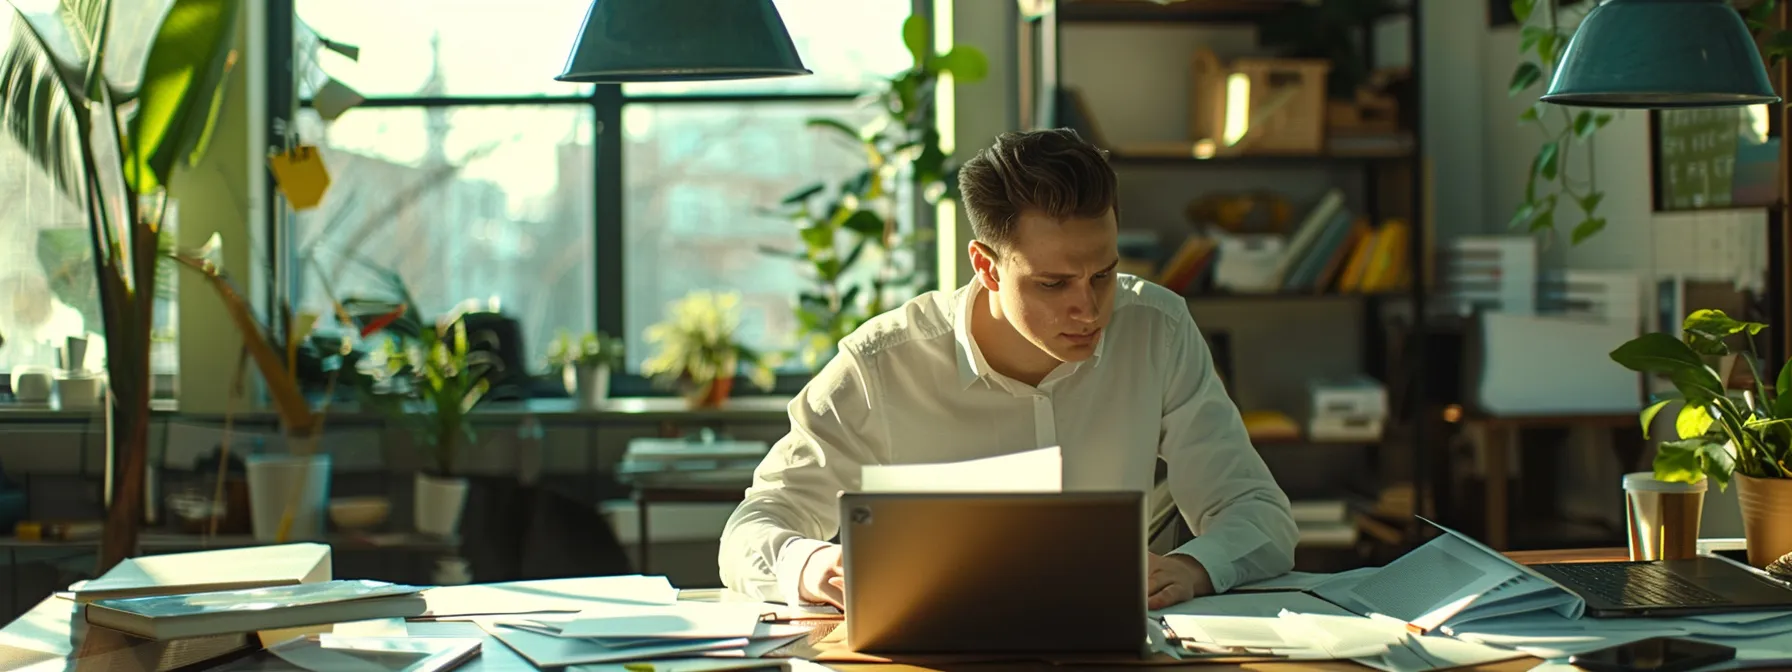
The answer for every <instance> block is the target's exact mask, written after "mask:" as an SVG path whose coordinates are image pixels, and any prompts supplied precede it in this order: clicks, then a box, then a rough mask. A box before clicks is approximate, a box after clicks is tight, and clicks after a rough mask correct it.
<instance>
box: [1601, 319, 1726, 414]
mask: <svg viewBox="0 0 1792 672" xmlns="http://www.w3.org/2000/svg"><path fill="white" fill-rule="evenodd" d="M1611 358H1612V361H1614V362H1617V363H1618V364H1619V365H1621V366H1623V367H1624V368H1627V369H1630V370H1632V371H1638V372H1642V373H1662V374H1667V375H1668V376H1670V377H1671V378H1672V379H1673V381H1674V387H1675V388H1676V389H1678V390H1680V393H1681V394H1684V395H1686V400H1687V403H1688V404H1705V403H1709V402H1710V401H1711V400H1712V399H1714V398H1716V397H1719V396H1723V384H1722V383H1721V382H1720V381H1719V380H1718V379H1717V373H1716V372H1715V371H1712V370H1711V367H1708V366H1705V360H1704V359H1702V358H1700V357H1699V354H1698V353H1696V352H1693V351H1692V348H1690V347H1688V346H1687V345H1686V344H1685V343H1682V342H1681V341H1680V339H1677V338H1674V337H1672V336H1669V335H1667V334H1663V333H1659V332H1654V333H1648V334H1643V335H1642V336H1638V337H1636V338H1634V339H1631V340H1630V341H1629V342H1626V343H1624V344H1623V345H1620V346H1618V348H1617V349H1616V350H1613V351H1612V352H1611Z"/></svg>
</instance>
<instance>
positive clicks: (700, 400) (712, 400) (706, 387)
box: [684, 376, 734, 409]
mask: <svg viewBox="0 0 1792 672" xmlns="http://www.w3.org/2000/svg"><path fill="white" fill-rule="evenodd" d="M733 391H734V378H733V377H732V376H728V377H723V378H717V379H715V380H711V381H709V382H707V383H703V384H692V385H691V386H690V389H688V390H687V391H686V392H685V395H684V400H685V403H686V404H688V405H689V406H690V407H691V408H692V409H699V408H721V407H722V405H723V404H726V403H728V395H729V394H730V393H731V392H733Z"/></svg>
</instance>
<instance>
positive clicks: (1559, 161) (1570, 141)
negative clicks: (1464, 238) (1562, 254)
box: [1506, 0, 1612, 245]
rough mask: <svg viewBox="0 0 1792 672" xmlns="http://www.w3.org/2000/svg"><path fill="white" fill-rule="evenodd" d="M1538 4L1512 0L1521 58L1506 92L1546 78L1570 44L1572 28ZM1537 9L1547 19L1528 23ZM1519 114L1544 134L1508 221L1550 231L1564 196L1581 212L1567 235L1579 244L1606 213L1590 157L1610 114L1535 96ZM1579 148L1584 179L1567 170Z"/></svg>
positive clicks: (1548, 1)
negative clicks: (1583, 160) (1602, 211)
mask: <svg viewBox="0 0 1792 672" xmlns="http://www.w3.org/2000/svg"><path fill="white" fill-rule="evenodd" d="M1539 5H1540V3H1539V1H1538V0H1512V15H1513V16H1515V17H1517V18H1518V22H1519V24H1520V25H1523V26H1524V28H1523V29H1522V30H1521V32H1520V33H1519V42H1518V50H1519V54H1520V58H1519V62H1518V67H1517V68H1516V69H1514V70H1513V71H1512V80H1511V82H1510V83H1509V84H1508V85H1507V87H1506V95H1507V96H1511V97H1516V96H1518V95H1520V94H1523V93H1525V92H1526V91H1528V90H1530V89H1531V88H1533V87H1535V86H1537V85H1538V84H1539V83H1542V82H1547V81H1548V80H1549V77H1550V75H1552V74H1554V72H1555V68H1556V65H1557V64H1558V63H1560V61H1561V58H1562V51H1563V50H1564V49H1566V48H1567V47H1568V38H1569V37H1571V36H1572V35H1573V31H1572V30H1568V29H1565V28H1563V27H1562V22H1561V21H1559V20H1558V18H1559V17H1558V16H1557V13H1556V6H1555V4H1554V2H1552V0H1542V3H1541V6H1539ZM1538 9H1542V10H1544V11H1545V12H1546V13H1547V14H1546V16H1547V18H1546V20H1545V24H1546V25H1541V26H1534V25H1529V21H1530V18H1531V14H1532V13H1533V12H1534V11H1536V10H1538ZM1518 120H1519V123H1521V124H1526V125H1530V126H1533V127H1535V128H1536V129H1537V130H1538V131H1539V132H1540V133H1541V134H1542V135H1543V144H1541V145H1539V146H1538V147H1537V154H1536V155H1535V156H1533V157H1531V164H1530V169H1529V171H1528V173H1527V174H1526V175H1525V182H1524V201H1523V202H1521V203H1519V204H1518V211H1517V212H1514V213H1512V222H1511V226H1512V227H1513V228H1520V227H1523V228H1525V229H1527V230H1529V231H1530V232H1532V233H1539V232H1547V233H1552V234H1553V233H1555V231H1556V224H1557V223H1556V206H1557V205H1558V204H1559V203H1560V202H1561V201H1562V200H1567V201H1569V202H1571V203H1573V204H1574V206H1575V211H1577V212H1578V213H1579V214H1578V215H1577V217H1578V218H1579V221H1578V222H1576V223H1575V224H1574V230H1573V233H1571V234H1570V239H1571V241H1572V242H1573V243H1574V244H1576V245H1579V244H1580V243H1581V242H1582V241H1585V240H1586V239H1588V238H1591V237H1593V235H1594V234H1597V233H1599V231H1600V230H1602V229H1604V228H1605V218H1604V217H1601V216H1599V203H1600V201H1603V200H1605V192H1603V191H1600V190H1599V181H1598V177H1597V167H1598V166H1597V165H1596V164H1595V162H1594V158H1593V152H1592V145H1591V143H1592V140H1593V135H1594V134H1595V133H1597V132H1598V131H1599V129H1601V128H1605V125H1606V124H1609V123H1611V121H1612V115H1611V114H1610V113H1607V112H1595V111H1592V110H1576V109H1573V108H1568V107H1563V106H1560V105H1550V104H1548V103H1545V102H1543V101H1536V102H1533V103H1532V104H1531V106H1530V107H1528V108H1525V111H1524V112H1523V113H1521V114H1519V115H1518ZM1583 149H1584V150H1585V151H1586V153H1587V154H1586V156H1587V171H1586V179H1585V180H1584V181H1583V180H1579V179H1575V178H1572V177H1570V176H1569V174H1568V170H1567V165H1568V160H1569V157H1570V156H1571V155H1572V154H1574V153H1575V152H1578V151H1582V150H1583Z"/></svg>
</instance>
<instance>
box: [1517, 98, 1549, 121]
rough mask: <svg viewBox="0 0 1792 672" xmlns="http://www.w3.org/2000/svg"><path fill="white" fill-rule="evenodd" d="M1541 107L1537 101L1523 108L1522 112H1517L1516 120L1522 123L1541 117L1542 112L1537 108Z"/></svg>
mask: <svg viewBox="0 0 1792 672" xmlns="http://www.w3.org/2000/svg"><path fill="white" fill-rule="evenodd" d="M1541 107H1542V104H1541V103H1538V104H1536V105H1532V106H1530V107H1527V108H1524V111H1523V112H1520V113H1518V121H1519V122H1521V123H1522V122H1528V121H1536V120H1538V119H1540V118H1542V116H1543V113H1542V112H1540V111H1539V109H1540V108H1541Z"/></svg>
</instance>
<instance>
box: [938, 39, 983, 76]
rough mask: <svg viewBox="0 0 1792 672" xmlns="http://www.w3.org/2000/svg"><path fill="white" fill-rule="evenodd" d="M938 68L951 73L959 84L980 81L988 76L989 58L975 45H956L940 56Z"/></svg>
mask: <svg viewBox="0 0 1792 672" xmlns="http://www.w3.org/2000/svg"><path fill="white" fill-rule="evenodd" d="M939 69H941V70H944V71H947V72H950V73H952V79H953V80H955V81H956V82H958V83H960V84H969V83H971V82H980V81H983V78H984V77H988V76H989V59H988V58H987V57H985V56H984V55H983V52H982V50H979V49H978V48H976V47H972V46H968V45H958V46H955V47H952V50H951V51H947V52H946V53H945V54H944V55H942V56H940V60H939Z"/></svg>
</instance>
